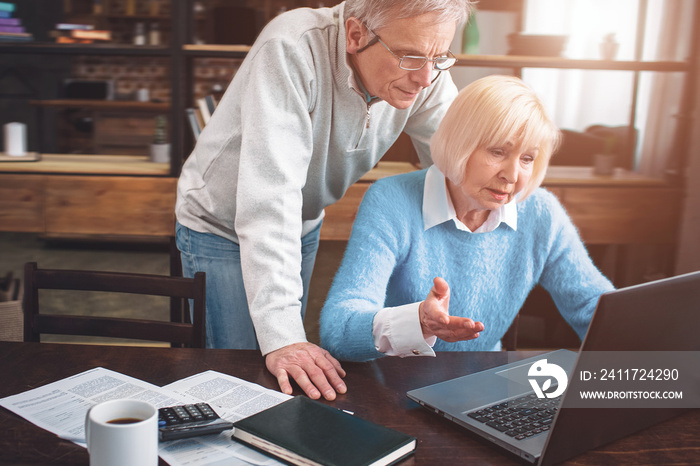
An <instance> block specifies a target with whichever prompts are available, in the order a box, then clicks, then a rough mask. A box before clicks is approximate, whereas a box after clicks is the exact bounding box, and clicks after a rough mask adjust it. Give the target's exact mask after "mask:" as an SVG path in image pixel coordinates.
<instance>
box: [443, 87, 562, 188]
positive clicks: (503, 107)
mask: <svg viewBox="0 0 700 466" xmlns="http://www.w3.org/2000/svg"><path fill="white" fill-rule="evenodd" d="M560 138H561V133H560V132H559V129H558V128H557V126H556V125H555V124H554V122H553V121H552V120H551V119H550V118H549V116H548V115H547V112H546V111H545V109H544V105H543V104H542V102H541V101H540V99H539V98H538V97H537V95H536V94H535V92H534V91H533V90H532V89H531V88H530V87H529V86H528V85H527V84H525V83H524V82H523V81H522V80H521V79H519V78H516V77H514V76H498V75H496V76H487V77H485V78H481V79H478V80H476V81H474V82H472V83H471V84H469V85H468V86H467V87H465V88H464V89H462V90H461V91H460V93H459V94H458V95H457V97H456V98H455V100H454V102H453V103H452V105H451V106H450V108H449V109H448V110H447V113H446V114H445V117H444V118H443V120H442V122H441V123H440V126H439V127H438V129H437V131H436V132H435V134H434V135H433V138H432V140H431V142H430V151H431V155H432V158H433V162H434V163H435V165H436V166H437V167H438V168H439V169H440V171H441V172H442V173H443V174H444V175H445V176H446V177H447V178H449V179H450V180H451V181H452V182H453V183H455V184H461V183H462V180H463V178H464V174H465V170H466V165H467V160H469V157H470V156H471V154H473V153H474V151H475V150H477V149H480V148H489V147H503V146H504V145H506V144H507V143H512V144H513V145H515V146H516V147H520V148H524V147H528V148H529V147H537V148H538V151H537V156H536V157H535V161H534V162H533V168H532V177H531V178H530V181H529V183H528V185H527V186H525V188H524V189H523V191H522V193H521V194H520V197H519V201H522V200H523V199H525V198H527V197H528V196H529V195H530V194H532V192H533V191H534V190H535V189H537V187H538V186H539V185H540V184H541V183H542V180H543V179H544V175H545V172H546V171H547V166H548V165H549V159H550V158H551V156H552V153H554V151H556V149H557V147H558V146H559V141H560ZM533 155H534V154H533Z"/></svg>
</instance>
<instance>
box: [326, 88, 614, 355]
mask: <svg viewBox="0 0 700 466" xmlns="http://www.w3.org/2000/svg"><path fill="white" fill-rule="evenodd" d="M559 134H560V133H559V130H558V129H557V128H556V126H555V125H554V123H553V122H552V121H551V120H550V119H549V117H548V116H547V114H546V112H545V110H544V108H543V105H542V103H541V102H540V100H539V99H538V98H537V96H536V95H535V93H534V92H533V91H532V90H531V89H530V88H529V87H528V86H527V85H525V84H524V83H523V82H522V81H521V80H520V79H518V78H515V77H508V76H490V77H487V78H483V79H480V80H478V81H475V82H473V83H472V84H470V85H469V86H467V87H466V88H464V89H463V90H462V91H461V92H460V93H459V95H458V97H457V98H456V100H455V101H454V103H453V104H452V106H451V107H450V108H449V110H448V111H447V113H446V115H445V118H444V119H443V120H442V122H441V124H440V126H439V128H438V130H437V131H436V133H435V135H434V136H433V138H432V141H431V153H432V157H433V161H434V163H435V165H433V166H432V167H430V168H429V169H427V170H421V171H416V172H413V173H408V174H404V175H399V176H395V177H390V178H386V179H384V180H380V181H378V182H376V183H375V184H374V185H373V186H372V187H371V188H370V189H369V190H368V191H367V194H366V195H365V197H364V199H363V201H362V204H361V206H360V210H359V212H358V215H357V219H356V220H355V224H354V226H353V231H352V235H351V237H350V240H349V242H348V247H347V250H346V253H345V257H344V259H343V262H342V264H341V266H340V268H339V270H338V273H337V275H336V277H335V279H334V282H333V286H332V287H331V290H330V292H329V294H328V298H327V301H326V303H325V306H324V308H323V311H322V314H321V344H322V346H323V347H324V348H326V349H328V350H329V351H330V353H331V354H333V355H334V356H335V357H336V358H338V359H344V360H360V361H362V360H369V359H374V358H377V357H381V356H385V355H390V356H401V357H403V356H412V355H434V354H435V353H434V352H433V350H438V351H485V350H498V349H500V340H501V338H502V337H503V335H504V334H505V332H506V331H507V330H508V327H509V326H510V324H511V323H512V321H513V319H514V318H515V316H516V315H517V313H518V311H519V310H520V308H521V306H522V304H523V302H524V301H525V298H526V297H527V295H528V294H529V292H530V290H532V288H533V287H534V286H535V285H536V284H540V285H542V286H543V287H544V288H545V289H547V291H548V292H549V293H550V294H551V296H552V297H553V299H554V302H555V303H556V305H557V308H558V309H559V312H560V313H561V315H562V316H563V317H564V319H566V321H567V322H568V323H569V325H571V327H572V328H573V329H574V330H575V331H576V333H577V334H578V335H579V337H583V336H584V335H585V333H586V330H587V328H588V324H589V322H590V320H591V317H592V314H593V311H594V309H595V306H596V303H597V301H598V297H599V296H600V295H601V294H602V293H604V292H606V291H609V290H611V289H613V286H612V284H611V283H610V281H608V280H607V279H606V278H605V277H604V276H603V275H602V274H601V272H600V271H599V270H598V269H597V268H596V267H595V265H594V264H593V262H592V261H591V259H590V257H589V255H588V253H587V251H586V249H585V247H584V245H583V243H582V241H581V239H580V237H579V235H578V232H577V230H576V228H575V227H574V225H573V224H572V222H571V220H570V218H569V217H568V216H567V214H566V212H565V211H564V208H563V207H562V205H561V204H560V203H559V202H558V201H557V199H556V197H554V196H553V195H552V194H551V193H549V192H547V191H545V190H544V189H542V188H539V186H540V184H541V183H542V180H543V178H544V175H545V172H546V170H547V165H548V163H549V159H550V157H551V155H552V152H553V151H554V150H555V149H556V147H557V145H558V142H559V138H560V135H559Z"/></svg>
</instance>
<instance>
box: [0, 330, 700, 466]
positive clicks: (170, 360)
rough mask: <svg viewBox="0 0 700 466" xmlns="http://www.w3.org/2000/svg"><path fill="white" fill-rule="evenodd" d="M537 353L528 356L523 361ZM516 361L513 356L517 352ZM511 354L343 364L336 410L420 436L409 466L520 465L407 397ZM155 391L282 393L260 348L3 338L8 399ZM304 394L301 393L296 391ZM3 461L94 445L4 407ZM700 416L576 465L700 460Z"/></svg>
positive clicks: (73, 460)
mask: <svg viewBox="0 0 700 466" xmlns="http://www.w3.org/2000/svg"><path fill="white" fill-rule="evenodd" d="M535 354H536V353H527V352H521V353H517V356H518V357H523V358H524V357H528V356H533V355H535ZM510 356H511V357H512V356H513V354H512V353H511V354H510ZM508 357H509V355H508V354H507V353H505V352H484V353H439V354H438V356H437V357H436V358H407V359H399V358H384V359H381V360H378V361H374V362H370V363H344V364H343V367H344V368H345V370H346V371H347V373H348V375H347V377H346V382H347V385H348V388H349V391H348V393H347V394H346V395H341V396H339V398H338V399H337V400H336V401H335V402H333V403H332V404H333V405H334V406H336V407H339V408H342V409H347V410H350V411H353V412H354V413H355V415H356V416H359V417H362V418H365V419H369V420H372V421H374V422H377V423H379V424H383V425H386V426H389V427H392V428H394V429H397V430H400V431H402V432H405V433H407V434H410V435H414V436H416V437H417V438H418V448H417V450H416V453H415V455H413V456H411V457H410V458H408V459H406V460H405V461H404V462H403V463H402V466H404V465H406V466H407V465H417V464H421V465H424V464H425V465H431V466H433V465H441V464H499V465H503V464H519V463H518V460H517V459H515V458H514V457H511V456H507V455H506V454H505V453H501V452H500V451H499V450H497V449H495V448H493V447H492V446H491V445H490V444H487V443H485V442H482V441H481V440H480V439H479V438H477V437H476V436H474V435H472V434H470V433H468V432H466V431H464V430H462V429H460V428H459V427H458V426H456V425H454V424H452V423H451V422H449V421H447V420H445V419H442V418H440V417H438V416H436V415H435V414H433V413H430V412H429V411H428V410H426V409H425V408H421V407H419V406H418V405H417V404H415V403H414V402H412V401H411V400H409V399H408V398H407V397H406V391H407V390H410V389H413V388H418V387H421V386H423V385H427V384H430V383H434V382H439V381H442V380H446V379H448V378H451V377H456V376H460V375H465V374H468V373H472V372H475V371H478V370H482V369H486V368H488V367H493V366H496V365H500V364H504V363H506V362H508ZM98 366H101V367H105V368H107V369H111V370H114V371H117V372H121V373H123V374H126V375H129V376H132V377H136V378H138V379H141V380H144V381H146V382H150V383H153V384H155V385H166V384H168V383H170V382H174V381H176V380H179V379H181V378H184V377H188V376H190V375H193V374H197V373H199V372H202V371H205V370H208V369H212V370H216V371H219V372H223V373H227V374H230V375H233V376H236V377H240V378H242V379H245V380H248V381H251V382H254V383H257V384H260V385H262V386H264V387H268V388H275V389H276V388H277V383H276V380H275V379H274V378H273V377H272V376H271V375H270V374H269V373H268V371H267V369H266V368H265V365H264V361H263V358H262V357H261V356H260V354H259V353H258V352H257V351H238V350H235V351H234V350H211V349H174V348H140V347H116V346H85V345H62V344H49V343H9V342H0V371H1V372H2V374H3V375H2V382H0V397H5V396H8V395H14V394H17V393H20V392H23V391H26V390H29V389H32V388H36V387H39V386H42V385H45V384H48V383H51V382H55V381H57V380H60V379H63V378H65V377H68V376H71V375H74V374H77V373H79V372H83V371H85V370H88V369H91V368H94V367H98ZM295 394H301V392H300V391H299V390H298V389H297V392H296V393H295ZM0 429H1V431H2V435H0V464H87V463H88V455H87V452H86V450H85V449H83V448H81V447H79V446H77V445H75V444H74V443H71V442H69V441H66V440H61V439H59V438H57V437H56V436H54V435H53V434H51V433H49V432H48V431H45V430H43V429H41V428H39V427H37V426H35V425H34V424H32V423H30V422H28V421H26V420H24V419H23V418H21V417H19V416H17V415H15V414H14V413H11V412H9V411H7V410H5V409H0ZM698 463H700V412H698V411H697V410H696V411H693V412H690V413H687V414H684V415H682V416H679V417H677V418H675V419H672V420H670V421H668V422H665V423H662V424H659V425H656V426H654V427H651V428H649V429H646V430H645V431H642V432H640V433H637V434H635V435H632V436H630V437H627V438H625V439H622V440H619V441H616V442H614V443H612V444H609V445H607V446H605V447H602V448H600V449H597V450H594V451H590V452H588V453H586V454H584V455H582V456H579V457H577V458H575V459H574V460H572V462H571V464H596V465H600V464H611V465H613V464H614V465H619V464H698Z"/></svg>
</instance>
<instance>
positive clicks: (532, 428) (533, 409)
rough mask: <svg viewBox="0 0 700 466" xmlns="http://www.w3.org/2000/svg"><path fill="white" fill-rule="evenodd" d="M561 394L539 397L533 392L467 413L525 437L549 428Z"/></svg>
mask: <svg viewBox="0 0 700 466" xmlns="http://www.w3.org/2000/svg"><path fill="white" fill-rule="evenodd" d="M560 400H561V396H558V397H556V398H537V396H536V395H535V394H534V393H532V394H530V395H525V396H521V397H520V398H516V399H513V400H508V401H504V402H502V403H497V404H495V405H492V406H489V407H487V408H482V409H479V410H477V411H472V412H470V413H467V416H469V417H471V418H473V419H476V420H477V421H479V422H483V423H484V424H486V425H487V426H489V427H493V428H494V429H496V430H498V431H499V432H503V433H505V434H506V435H509V436H511V437H513V438H514V439H516V440H524V439H526V438H530V437H532V436H535V435H538V434H542V433H544V432H547V431H549V428H550V426H551V424H552V420H553V419H554V415H555V414H556V413H557V409H558V406H559V401H560Z"/></svg>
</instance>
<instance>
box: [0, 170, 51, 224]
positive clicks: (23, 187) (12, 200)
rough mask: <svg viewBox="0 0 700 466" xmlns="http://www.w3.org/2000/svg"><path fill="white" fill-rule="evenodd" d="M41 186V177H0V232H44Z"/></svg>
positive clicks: (3, 175) (42, 191)
mask: <svg viewBox="0 0 700 466" xmlns="http://www.w3.org/2000/svg"><path fill="white" fill-rule="evenodd" d="M43 184H44V176H43V175H9V174H2V175H0V231H17V232H27V233H40V232H43V231H44V199H43V193H44V188H43Z"/></svg>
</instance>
